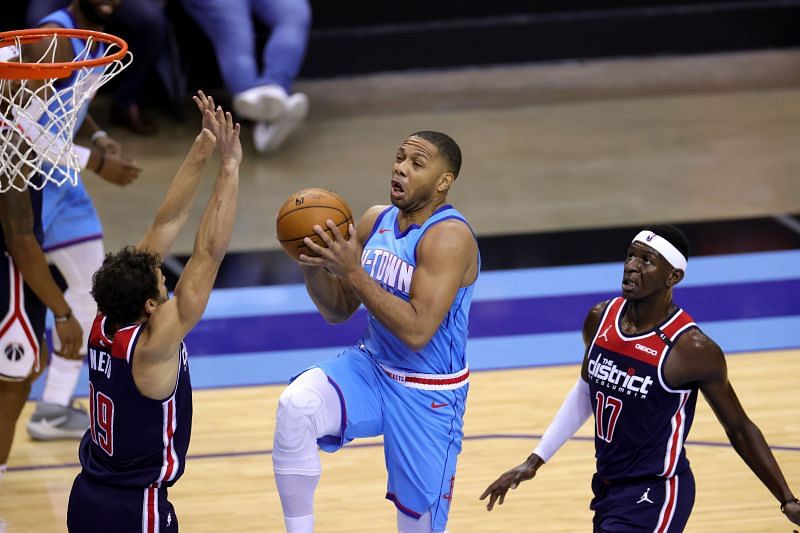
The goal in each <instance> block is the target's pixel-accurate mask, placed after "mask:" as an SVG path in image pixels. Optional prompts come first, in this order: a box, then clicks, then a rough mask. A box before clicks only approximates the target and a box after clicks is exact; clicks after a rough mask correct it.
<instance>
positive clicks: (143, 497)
mask: <svg viewBox="0 0 800 533" xmlns="http://www.w3.org/2000/svg"><path fill="white" fill-rule="evenodd" d="M67 530H68V531H69V533H96V532H103V533H134V532H140V531H141V532H142V533H177V531H178V517H177V516H175V509H174V508H173V507H172V504H171V503H170V502H169V501H168V500H167V488H166V487H161V488H154V487H149V488H145V489H133V488H131V489H127V488H125V489H123V488H117V487H110V486H107V485H102V484H100V483H96V482H93V481H91V480H90V479H89V478H88V477H87V476H85V475H84V474H83V473H80V474H78V477H76V478H75V482H74V483H73V484H72V491H71V492H70V493H69V507H68V508H67Z"/></svg>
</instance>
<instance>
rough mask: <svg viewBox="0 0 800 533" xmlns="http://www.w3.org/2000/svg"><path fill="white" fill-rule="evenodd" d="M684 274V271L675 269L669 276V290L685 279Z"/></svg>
mask: <svg viewBox="0 0 800 533" xmlns="http://www.w3.org/2000/svg"><path fill="white" fill-rule="evenodd" d="M683 276H684V272H683V270H679V269H677V268H673V269H672V272H670V274H669V276H667V288H669V289H671V288H672V287H674V286H675V285H677V284H678V283H680V282H681V280H682V279H683Z"/></svg>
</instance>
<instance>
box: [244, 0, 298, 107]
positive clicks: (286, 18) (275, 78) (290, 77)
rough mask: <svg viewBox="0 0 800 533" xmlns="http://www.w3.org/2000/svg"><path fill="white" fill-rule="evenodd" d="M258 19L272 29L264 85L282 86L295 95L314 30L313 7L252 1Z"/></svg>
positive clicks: (292, 1)
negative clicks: (296, 84)
mask: <svg viewBox="0 0 800 533" xmlns="http://www.w3.org/2000/svg"><path fill="white" fill-rule="evenodd" d="M252 2H253V7H254V11H255V13H256V16H257V17H258V18H259V19H261V21H262V22H263V23H264V24H266V25H267V26H269V28H270V36H269V39H268V40H267V42H266V44H265V45H264V50H263V52H262V53H263V64H264V71H263V72H262V74H261V76H260V77H259V80H258V81H259V84H261V85H278V86H279V87H282V88H283V90H284V91H286V94H291V92H292V83H293V82H294V79H295V78H296V77H297V74H298V73H299V72H300V67H301V66H302V65H303V58H304V56H305V53H306V45H307V44H308V32H309V29H310V27H311V7H310V6H309V4H308V1H307V0H252Z"/></svg>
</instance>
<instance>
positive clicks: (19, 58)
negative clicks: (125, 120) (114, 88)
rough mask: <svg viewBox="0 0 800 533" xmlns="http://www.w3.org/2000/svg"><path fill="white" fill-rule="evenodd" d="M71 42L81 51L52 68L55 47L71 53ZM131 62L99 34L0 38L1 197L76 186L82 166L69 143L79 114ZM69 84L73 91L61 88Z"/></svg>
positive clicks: (47, 32) (23, 33) (43, 31)
mask: <svg viewBox="0 0 800 533" xmlns="http://www.w3.org/2000/svg"><path fill="white" fill-rule="evenodd" d="M72 39H78V40H80V41H82V42H83V48H82V49H80V47H78V49H80V51H79V53H77V55H76V56H75V59H74V60H73V61H68V62H56V58H57V57H58V54H57V51H58V50H59V47H64V46H72V42H71V41H72ZM34 45H35V49H34V48H33V47H34ZM72 54H73V51H72V50H71V52H70V55H72ZM131 59H132V56H131V54H130V52H128V45H127V43H125V41H124V40H122V39H120V38H119V37H116V36H114V35H109V34H107V33H102V32H98V31H92V30H81V29H66V28H37V29H30V30H16V31H8V32H2V33H0V193H4V192H6V191H8V190H9V189H12V188H13V189H16V190H18V191H24V190H25V189H27V187H29V186H30V187H33V188H35V189H41V188H42V187H44V186H45V185H47V184H48V183H53V184H54V185H56V186H61V185H63V184H64V183H66V182H69V183H70V184H71V185H73V186H74V185H76V184H77V183H78V174H79V172H80V169H81V163H80V158H79V156H78V154H76V152H75V149H74V146H73V143H72V139H73V137H74V136H75V128H76V126H77V124H78V123H79V120H82V119H83V116H82V113H84V112H85V110H84V106H85V105H86V104H87V103H88V102H89V101H90V100H91V98H92V97H93V96H94V94H95V93H96V92H97V90H98V89H99V88H100V87H101V86H103V85H104V84H106V83H107V82H108V81H109V80H110V79H111V78H113V77H114V76H116V75H117V74H119V73H120V72H121V71H122V70H123V69H124V68H125V67H127V66H128V65H129V64H130V62H131ZM70 77H72V79H71V80H70V82H71V83H64V84H60V83H59V80H63V79H64V78H70Z"/></svg>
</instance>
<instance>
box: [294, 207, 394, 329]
mask: <svg viewBox="0 0 800 533" xmlns="http://www.w3.org/2000/svg"><path fill="white" fill-rule="evenodd" d="M384 209H386V206H385V205H376V206H372V207H370V208H369V209H367V211H366V212H365V213H364V215H363V216H362V217H361V218H360V219H359V221H358V225H357V226H356V228H355V230H356V231H355V233H356V238H355V239H351V240H352V241H353V242H350V243H349V249H348V251H351V252H352V256H353V257H358V258H359V261H360V257H361V250H362V248H363V247H364V243H365V242H366V240H367V239H368V238H369V234H370V232H371V231H372V227H373V226H374V225H375V220H376V219H377V218H378V215H379V214H380V213H381V211H383V210H384ZM320 229H321V228H320ZM359 264H360V263H359ZM300 269H301V270H302V272H303V280H304V281H305V283H306V289H307V290H308V295H309V296H310V297H311V300H312V301H313V302H314V305H316V306H317V309H318V310H319V312H320V314H321V315H322V316H323V318H325V320H326V321H327V322H328V323H330V324H339V323H342V322H344V321H346V320H347V319H349V318H350V317H351V316H353V313H355V312H356V310H357V309H358V307H359V306H360V305H361V300H359V299H358V296H357V295H356V293H355V292H354V291H353V289H352V287H350V285H349V284H347V283H346V282H345V281H343V280H342V278H340V277H339V276H336V275H335V274H332V273H330V272H329V271H328V270H326V269H324V268H320V266H318V265H309V264H308V263H301V265H300Z"/></svg>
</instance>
